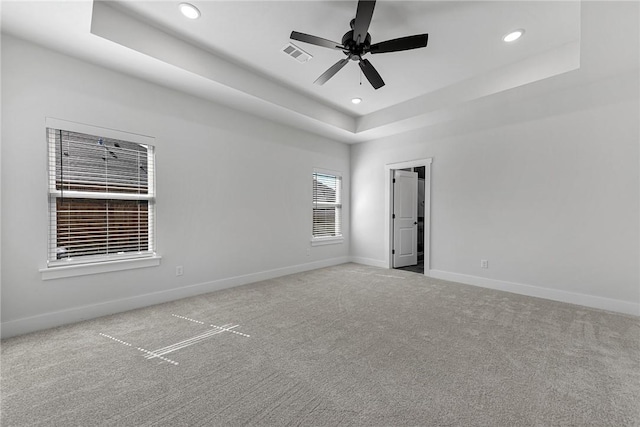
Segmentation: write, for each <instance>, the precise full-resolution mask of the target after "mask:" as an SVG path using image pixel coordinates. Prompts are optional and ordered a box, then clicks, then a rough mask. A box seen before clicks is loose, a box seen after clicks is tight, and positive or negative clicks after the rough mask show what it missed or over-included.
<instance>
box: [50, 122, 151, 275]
mask: <svg viewBox="0 0 640 427" xmlns="http://www.w3.org/2000/svg"><path fill="white" fill-rule="evenodd" d="M47 139H48V143H49V251H48V265H49V266H50V267H54V266H58V265H68V264H70V263H86V262H97V261H107V260H114V259H120V258H133V257H144V256H151V255H153V254H154V251H155V245H154V213H155V185H154V176H155V172H154V163H155V156H154V147H153V146H152V145H145V144H139V143H136V142H130V141H123V140H119V139H113V138H107V137H100V136H95V135H89V134H85V133H80V132H73V131H68V130H63V129H54V128H47Z"/></svg>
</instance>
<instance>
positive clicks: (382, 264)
mask: <svg viewBox="0 0 640 427" xmlns="http://www.w3.org/2000/svg"><path fill="white" fill-rule="evenodd" d="M349 260H350V261H351V262H355V263H356V264H362V265H369V266H371V267H380V268H388V267H389V266H388V265H387V263H386V262H384V261H380V260H377V259H372V258H362V257H357V256H352V257H350V258H349Z"/></svg>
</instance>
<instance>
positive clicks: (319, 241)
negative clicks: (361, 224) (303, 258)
mask: <svg viewBox="0 0 640 427" xmlns="http://www.w3.org/2000/svg"><path fill="white" fill-rule="evenodd" d="M343 241H344V238H343V237H342V236H340V237H312V238H311V246H322V245H337V244H340V243H342V242H343Z"/></svg>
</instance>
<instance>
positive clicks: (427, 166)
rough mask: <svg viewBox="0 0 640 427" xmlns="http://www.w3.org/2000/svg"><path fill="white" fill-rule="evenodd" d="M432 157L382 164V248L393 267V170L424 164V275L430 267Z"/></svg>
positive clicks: (390, 265) (426, 274)
mask: <svg viewBox="0 0 640 427" xmlns="http://www.w3.org/2000/svg"><path fill="white" fill-rule="evenodd" d="M432 162H433V158H432V157H430V158H426V159H418V160H409V161H405V162H397V163H387V164H386V165H385V166H384V176H385V183H386V184H385V186H384V205H385V214H386V217H387V220H386V221H385V222H384V228H385V231H384V248H385V251H386V253H387V268H393V255H392V254H391V250H392V248H393V171H394V170H396V169H406V168H415V167H420V166H424V178H425V184H424V244H423V248H424V275H425V276H429V271H430V269H431V244H430V242H431V163H432Z"/></svg>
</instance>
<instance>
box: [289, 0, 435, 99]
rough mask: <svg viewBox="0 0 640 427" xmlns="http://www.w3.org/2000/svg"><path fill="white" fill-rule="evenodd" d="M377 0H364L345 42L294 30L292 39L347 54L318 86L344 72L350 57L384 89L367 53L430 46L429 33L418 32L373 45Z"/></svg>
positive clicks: (372, 80)
mask: <svg viewBox="0 0 640 427" xmlns="http://www.w3.org/2000/svg"><path fill="white" fill-rule="evenodd" d="M375 5H376V2H375V0H360V1H358V7H357V9H356V17H355V18H354V19H352V20H351V23H350V25H351V30H350V31H347V32H346V33H345V34H344V35H343V36H342V42H341V43H337V42H334V41H331V40H327V39H323V38H321V37H317V36H312V35H309V34H304V33H299V32H297V31H292V32H291V36H290V38H291V39H293V40H297V41H301V42H304V43H309V44H313V45H316V46H321V47H326V48H329V49H335V50H342V52H343V53H344V54H345V55H346V56H347V57H346V58H343V59H341V60H339V61H338V62H336V63H335V64H333V65H332V66H331V67H329V69H328V70H327V71H325V72H324V73H323V74H322V75H320V77H318V78H317V79H316V81H315V82H314V83H315V84H318V85H323V84H325V83H326V82H327V81H328V80H329V79H330V78H331V77H333V76H334V75H335V74H336V73H337V72H338V71H340V70H341V69H342V68H343V67H344V66H345V65H347V63H348V62H349V60H351V61H358V65H359V66H360V69H361V70H362V73H363V74H364V75H365V77H366V78H367V80H368V81H369V83H371V86H373V88H374V89H380V88H381V87H382V86H384V84H385V83H384V80H382V77H381V76H380V74H379V73H378V71H377V70H376V69H375V67H374V66H373V64H371V62H369V60H368V59H363V58H362V57H363V56H364V55H366V54H367V53H371V54H372V55H374V54H378V53H387V52H400V51H403V50H411V49H418V48H421V47H425V46H427V41H428V38H429V35H428V34H417V35H414V36H407V37H400V38H397V39H393V40H387V41H383V42H380V43H374V44H371V34H369V33H368V31H369V25H370V24H371V18H372V17H373V10H374V8H375Z"/></svg>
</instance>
